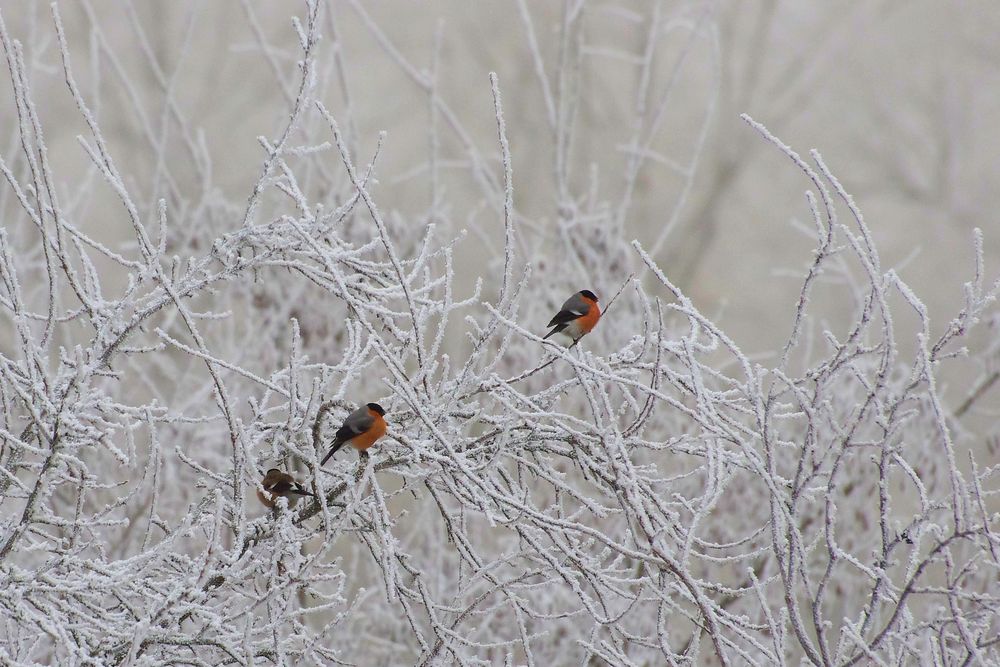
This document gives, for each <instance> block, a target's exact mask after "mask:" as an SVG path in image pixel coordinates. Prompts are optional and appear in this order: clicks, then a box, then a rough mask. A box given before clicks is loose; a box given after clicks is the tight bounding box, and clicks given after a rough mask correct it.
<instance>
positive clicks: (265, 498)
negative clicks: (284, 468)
mask: <svg viewBox="0 0 1000 667" xmlns="http://www.w3.org/2000/svg"><path fill="white" fill-rule="evenodd" d="M260 485H261V486H262V487H264V488H263V490H261V489H257V499H258V500H260V502H262V503H264V505H265V506H266V507H274V505H275V503H276V502H277V500H278V497H279V496H280V497H282V498H288V504H289V505H291V504H294V503H295V501H296V500H298V496H311V495H313V494H311V493H309V492H308V491H306V490H305V489H303V488H302V485H301V484H299V483H298V482H296V481H295V478H294V477H292V476H291V475H289V474H288V473H287V472H281V471H280V470H278V469H277V468H271V469H270V470H268V471H267V474H266V475H264V479H263V480H261V482H260Z"/></svg>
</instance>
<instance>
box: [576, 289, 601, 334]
mask: <svg viewBox="0 0 1000 667" xmlns="http://www.w3.org/2000/svg"><path fill="white" fill-rule="evenodd" d="M583 298H584V299H586V300H587V304H588V305H589V306H590V308H589V309H587V314H586V315H584V316H583V317H580V318H579V319H578V320H576V321H577V322H578V326H579V327H580V332H581V333H590V330H591V329H593V328H594V327H596V326H597V321H598V320H599V319H601V309H600V308H598V306H597V302H596V301H591V300H590V299H587V297H583Z"/></svg>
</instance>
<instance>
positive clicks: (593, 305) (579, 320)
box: [542, 289, 601, 343]
mask: <svg viewBox="0 0 1000 667" xmlns="http://www.w3.org/2000/svg"><path fill="white" fill-rule="evenodd" d="M599 319H601V309H600V308H599V307H598V306H597V295H596V294H594V293H593V292H591V291H590V290H589V289H585V290H580V291H579V292H577V293H576V294H574V295H573V296H571V297H570V298H568V299H566V303H564V304H563V305H562V308H560V309H559V312H558V313H556V315H555V317H553V318H552V321H551V322H549V324H548V326H550V327H553V328H552V331H550V332H548V333H547V334H545V338H548V337H549V336H551V335H553V334H557V333H561V334H562V335H564V336H569V337H570V338H572V339H573V342H574V343H575V342H576V341H578V340H580V339H581V338H583V337H584V336H585V335H587V334H588V333H590V332H591V330H592V329H593V328H594V327H595V326H597V320H599ZM545 338H543V339H542V340H545Z"/></svg>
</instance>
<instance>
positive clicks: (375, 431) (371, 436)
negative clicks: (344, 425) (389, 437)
mask: <svg viewBox="0 0 1000 667" xmlns="http://www.w3.org/2000/svg"><path fill="white" fill-rule="evenodd" d="M368 414H370V415H371V416H372V417H373V418H374V419H375V421H373V422H372V425H371V428H369V429H368V430H367V431H365V432H364V433H359V434H358V435H356V436H354V437H353V438H351V439H350V440H348V442H349V443H350V444H351V447H354V449H358V450H365V449H368V448H369V447H371V446H372V445H374V444H375V442H376V441H377V440H378V439H379V438H381V437H382V436H383V435H385V429H386V423H385V419H383V418H382V415H380V414H379V413H377V412H375V411H374V410H372V409H371V408H369V409H368Z"/></svg>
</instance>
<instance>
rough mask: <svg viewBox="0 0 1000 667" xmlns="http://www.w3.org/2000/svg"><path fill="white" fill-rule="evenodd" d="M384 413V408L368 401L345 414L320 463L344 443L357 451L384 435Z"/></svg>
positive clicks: (366, 447)
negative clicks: (341, 424)
mask: <svg viewBox="0 0 1000 667" xmlns="http://www.w3.org/2000/svg"><path fill="white" fill-rule="evenodd" d="M384 415H385V410H384V409H383V408H382V406H381V405H379V404H378V403H368V404H367V405H363V406H361V407H360V408H358V409H357V410H355V411H354V412H352V413H351V414H349V415H347V419H345V420H344V425H343V426H341V427H340V429H338V430H337V435H336V437H334V439H333V446H332V447H331V448H330V451H329V452H327V454H326V456H324V457H323V460H322V461H320V465H323V464H324V463H326V462H327V461H328V460H329V459H330V457H331V456H333V455H334V454H336V453H337V450H338V449H340V448H341V447H343V446H344V445H345V444H349V445H351V447H354V449H356V450H358V451H359V452H363V451H365V450H366V449H368V448H369V447H371V446H372V445H374V444H375V441H376V440H378V439H379V438H381V437H382V436H383V435H385V428H386V425H385V419H384Z"/></svg>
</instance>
